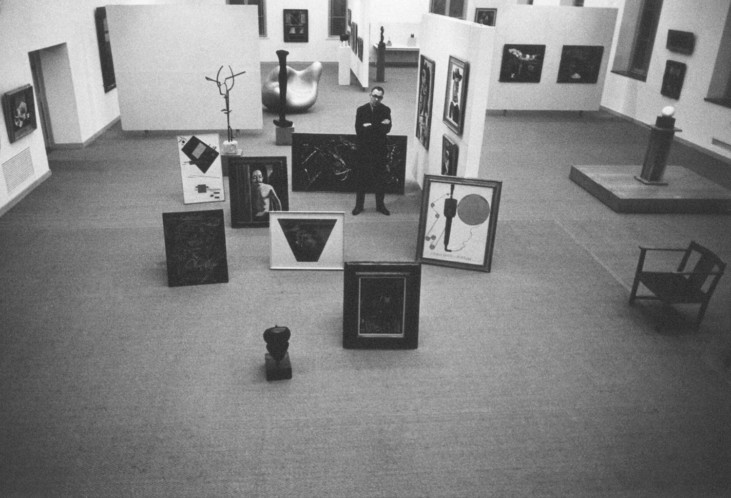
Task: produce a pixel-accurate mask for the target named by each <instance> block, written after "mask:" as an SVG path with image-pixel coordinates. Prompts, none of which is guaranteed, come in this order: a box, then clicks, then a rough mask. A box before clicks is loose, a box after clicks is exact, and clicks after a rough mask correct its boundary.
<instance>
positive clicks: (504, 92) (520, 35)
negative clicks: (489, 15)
mask: <svg viewBox="0 0 731 498" xmlns="http://www.w3.org/2000/svg"><path fill="white" fill-rule="evenodd" d="M616 17H617V9H605V8H582V7H564V6H561V7H550V6H535V5H533V6H530V5H505V6H503V7H501V8H500V9H499V10H498V16H497V23H496V26H495V29H496V30H497V31H496V38H495V47H494V50H493V52H492V57H493V59H494V64H493V67H492V74H491V76H490V82H491V89H490V94H489V97H488V101H487V109H488V110H504V109H507V110H536V111H554V110H558V111H596V110H599V106H600V103H601V98H602V91H603V89H604V80H605V77H606V74H607V67H608V64H607V63H608V61H609V55H610V54H609V52H610V49H611V46H612V37H613V35H614V25H615V21H616ZM505 44H519V45H545V55H544V58H543V68H542V71H541V79H540V82H538V83H514V82H499V81H498V80H499V77H500V65H501V61H502V57H503V46H504V45H505ZM564 45H586V46H602V47H604V51H603V56H602V60H601V66H600V70H599V75H598V78H597V82H596V83H557V77H558V70H559V64H560V61H561V52H562V50H563V46H564ZM484 53H485V54H487V52H484Z"/></svg>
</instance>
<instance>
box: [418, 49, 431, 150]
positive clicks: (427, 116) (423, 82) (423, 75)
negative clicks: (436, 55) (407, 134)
mask: <svg viewBox="0 0 731 498" xmlns="http://www.w3.org/2000/svg"><path fill="white" fill-rule="evenodd" d="M419 58H420V67H421V69H420V70H419V101H418V103H417V105H416V108H417V110H418V113H417V117H416V138H418V139H419V142H421V145H423V146H424V148H425V149H426V150H429V135H430V134H431V109H432V102H433V101H434V61H433V60H431V59H430V58H428V57H425V56H423V55H422V56H420V57H419Z"/></svg>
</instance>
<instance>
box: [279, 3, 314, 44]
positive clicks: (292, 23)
mask: <svg viewBox="0 0 731 498" xmlns="http://www.w3.org/2000/svg"><path fill="white" fill-rule="evenodd" d="M308 26H309V23H308V18H307V9H284V41H285V42H288V43H307V41H308V38H309V37H308V31H309V30H308Z"/></svg>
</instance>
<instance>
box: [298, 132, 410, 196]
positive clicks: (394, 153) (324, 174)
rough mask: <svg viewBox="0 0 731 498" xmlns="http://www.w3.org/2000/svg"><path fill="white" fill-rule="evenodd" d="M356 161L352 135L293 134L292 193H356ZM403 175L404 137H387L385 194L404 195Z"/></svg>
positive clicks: (383, 179) (356, 154) (354, 138)
mask: <svg viewBox="0 0 731 498" xmlns="http://www.w3.org/2000/svg"><path fill="white" fill-rule="evenodd" d="M358 159H359V156H358V151H357V147H356V136H355V134H353V135H330V134H324V133H294V134H293V135H292V191H293V192H355V191H356V180H355V177H356V169H357V167H358ZM405 175H406V136H405V135H393V136H389V137H388V156H387V163H386V173H385V174H384V176H383V178H381V179H380V180H381V181H382V182H383V184H384V185H385V191H386V193H387V194H403V193H404V177H405Z"/></svg>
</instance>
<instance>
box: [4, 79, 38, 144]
mask: <svg viewBox="0 0 731 498" xmlns="http://www.w3.org/2000/svg"><path fill="white" fill-rule="evenodd" d="M3 114H4V115H5V128H7V130H8V140H10V143H13V142H15V141H16V140H19V139H21V138H23V137H24V136H26V135H30V134H31V133H33V130H35V129H36V127H37V124H36V102H35V99H34V97H33V87H32V86H30V85H24V86H21V87H20V88H16V89H14V90H11V91H9V92H7V93H5V94H4V95H3Z"/></svg>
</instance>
